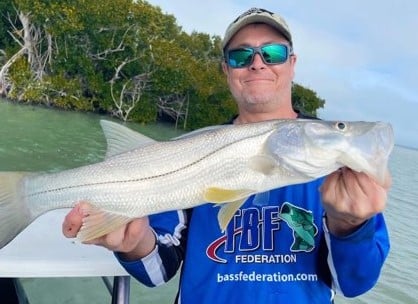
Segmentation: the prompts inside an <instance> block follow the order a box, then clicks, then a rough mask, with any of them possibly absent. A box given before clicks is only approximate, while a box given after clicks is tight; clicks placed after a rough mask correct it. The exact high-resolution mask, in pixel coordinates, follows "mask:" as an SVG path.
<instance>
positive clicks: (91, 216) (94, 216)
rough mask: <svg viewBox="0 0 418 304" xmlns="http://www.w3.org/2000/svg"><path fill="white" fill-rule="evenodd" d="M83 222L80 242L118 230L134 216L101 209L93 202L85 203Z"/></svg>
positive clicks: (78, 235)
mask: <svg viewBox="0 0 418 304" xmlns="http://www.w3.org/2000/svg"><path fill="white" fill-rule="evenodd" d="M82 212H83V214H84V217H83V224H82V226H81V229H80V231H79V232H78V234H77V239H78V240H79V241H80V242H88V241H91V240H93V239H97V238H99V237H101V236H103V235H106V234H108V233H110V232H113V231H115V230H117V229H118V228H120V227H122V226H123V225H125V224H127V223H129V222H131V221H132V220H133V219H134V218H131V217H127V216H124V215H120V214H116V213H112V212H107V211H104V210H101V209H99V208H97V207H95V206H93V205H91V204H85V205H84V206H83V209H82Z"/></svg>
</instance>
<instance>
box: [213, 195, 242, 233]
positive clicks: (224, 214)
mask: <svg viewBox="0 0 418 304" xmlns="http://www.w3.org/2000/svg"><path fill="white" fill-rule="evenodd" d="M244 202H245V199H241V200H238V201H235V202H231V203H226V204H224V205H223V206H222V207H221V209H220V210H219V213H218V223H219V228H221V231H222V232H225V229H226V227H227V226H228V224H229V222H230V221H231V220H232V218H233V217H234V215H235V213H236V212H237V210H238V209H239V208H241V206H242V205H243V204H244Z"/></svg>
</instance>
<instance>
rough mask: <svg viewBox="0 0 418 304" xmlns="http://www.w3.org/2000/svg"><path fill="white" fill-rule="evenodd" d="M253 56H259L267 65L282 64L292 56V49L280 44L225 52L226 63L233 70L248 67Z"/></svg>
mask: <svg viewBox="0 0 418 304" xmlns="http://www.w3.org/2000/svg"><path fill="white" fill-rule="evenodd" d="M255 54H259V55H260V56H261V58H262V59H263V62H264V63H265V64H268V65H273V64H282V63H284V62H286V61H287V58H289V56H290V55H292V48H291V47H289V46H287V45H285V44H280V43H272V44H265V45H262V46H260V47H242V48H238V49H231V50H228V51H226V58H225V59H226V63H227V64H228V65H229V66H230V67H231V68H234V69H239V68H245V67H248V66H250V65H251V64H252V63H253V61H254V56H255Z"/></svg>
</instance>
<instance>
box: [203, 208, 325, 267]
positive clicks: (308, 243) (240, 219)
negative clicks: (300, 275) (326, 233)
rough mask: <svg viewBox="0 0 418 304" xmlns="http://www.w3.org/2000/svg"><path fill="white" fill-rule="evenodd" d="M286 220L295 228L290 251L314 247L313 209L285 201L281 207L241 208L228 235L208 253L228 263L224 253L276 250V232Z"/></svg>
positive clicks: (213, 244)
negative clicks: (306, 208) (223, 256)
mask: <svg viewBox="0 0 418 304" xmlns="http://www.w3.org/2000/svg"><path fill="white" fill-rule="evenodd" d="M283 223H285V224H287V226H288V227H289V228H290V229H291V230H292V235H293V242H292V244H291V245H290V248H289V250H290V252H311V251H312V250H314V248H315V236H316V235H317V234H318V228H317V226H316V225H315V224H314V222H313V216H312V212H311V211H309V210H305V209H303V208H300V207H297V206H295V205H293V204H291V203H288V202H285V203H283V204H282V205H281V207H278V206H266V207H262V208H256V207H250V208H246V209H240V210H238V211H237V213H236V214H235V215H234V218H233V219H232V220H231V222H230V223H229V225H228V227H227V229H226V231H225V234H224V235H223V236H221V237H220V238H218V239H216V240H215V241H213V242H212V243H211V244H210V245H209V246H208V247H207V249H206V255H207V256H208V257H209V258H210V259H211V260H213V261H214V262H217V263H227V260H226V259H224V258H222V257H221V256H222V255H227V254H232V253H234V252H236V251H239V252H240V253H244V252H245V253H251V252H253V251H255V250H259V249H262V250H263V251H264V252H266V253H269V252H270V253H272V252H273V251H274V248H275V244H274V242H275V235H276V233H278V231H280V229H281V225H282V224H283ZM222 248H223V252H222V251H221V249H222ZM275 256H276V257H277V255H275Z"/></svg>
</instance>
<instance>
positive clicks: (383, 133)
mask: <svg viewBox="0 0 418 304" xmlns="http://www.w3.org/2000/svg"><path fill="white" fill-rule="evenodd" d="M393 145H394V136H393V130H392V127H391V125H390V124H388V123H384V122H363V121H351V122H349V121H322V120H293V121H292V120H289V121H286V122H283V123H282V124H278V126H277V129H276V130H275V131H274V132H273V133H272V135H271V136H270V137H269V139H268V142H267V147H268V150H269V152H270V153H272V154H273V157H274V158H275V159H276V161H277V162H278V164H279V165H280V166H285V167H286V169H288V170H296V171H297V172H298V173H299V174H305V175H307V176H309V177H313V178H314V177H320V176H324V175H327V174H329V173H331V172H333V171H335V170H337V169H338V168H341V167H344V166H345V167H349V168H351V169H352V170H355V171H358V172H365V173H366V174H368V175H370V176H371V177H373V178H375V179H376V180H378V181H383V179H384V176H385V173H386V170H387V163H388V158H389V154H390V153H391V151H392V148H393Z"/></svg>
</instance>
